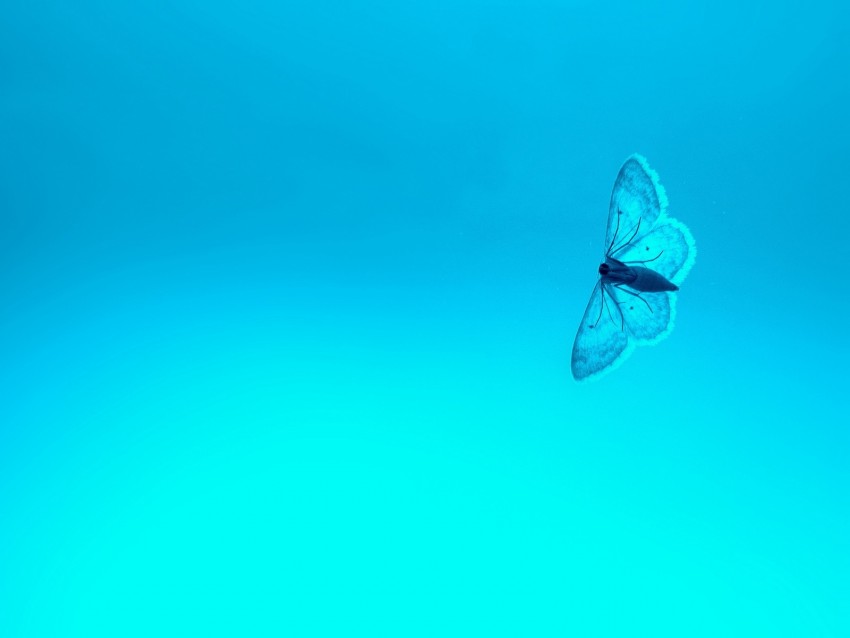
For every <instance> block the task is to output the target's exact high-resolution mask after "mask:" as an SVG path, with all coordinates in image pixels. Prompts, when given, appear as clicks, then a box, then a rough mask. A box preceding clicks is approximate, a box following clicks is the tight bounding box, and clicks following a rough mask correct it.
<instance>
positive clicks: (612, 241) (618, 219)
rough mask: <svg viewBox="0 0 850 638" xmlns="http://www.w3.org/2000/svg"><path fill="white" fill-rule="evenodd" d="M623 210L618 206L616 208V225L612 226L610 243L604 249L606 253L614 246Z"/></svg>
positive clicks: (608, 253) (609, 252)
mask: <svg viewBox="0 0 850 638" xmlns="http://www.w3.org/2000/svg"><path fill="white" fill-rule="evenodd" d="M622 214H623V211H621V210H620V209H619V208H618V209H617V225H616V226H615V227H614V236H613V237H612V238H611V243H610V244H609V246H608V250H606V251H605V254H606V255H610V254H611V249H612V248H613V247H614V242H615V241H617V233H619V232H620V217H621V216H622Z"/></svg>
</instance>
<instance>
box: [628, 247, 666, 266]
mask: <svg viewBox="0 0 850 638" xmlns="http://www.w3.org/2000/svg"><path fill="white" fill-rule="evenodd" d="M663 254H664V251H663V250H662V251H661V252H660V253H658V254H657V255H655V257H653V258H652V259H642V260H635V261H624V262H623V263H624V264H648V263H650V262H653V261H655V260H656V259H658V258H659V257H661V255H663Z"/></svg>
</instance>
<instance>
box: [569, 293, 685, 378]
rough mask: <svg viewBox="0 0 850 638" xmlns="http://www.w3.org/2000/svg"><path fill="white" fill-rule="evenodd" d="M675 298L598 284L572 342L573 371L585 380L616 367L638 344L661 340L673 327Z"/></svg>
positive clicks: (668, 294) (662, 294)
mask: <svg viewBox="0 0 850 638" xmlns="http://www.w3.org/2000/svg"><path fill="white" fill-rule="evenodd" d="M675 312H676V306H675V297H674V296H673V295H671V294H670V293H666V292H654V293H641V294H640V295H637V294H636V293H633V292H631V291H627V290H625V289H623V288H619V287H617V286H614V285H611V284H604V283H602V282H601V281H600V282H598V283H597V284H596V287H595V288H594V289H593V293H592V294H591V295H590V301H589V302H588V304H587V308H586V309H585V311H584V317H582V320H581V324H580V325H579V328H578V333H577V334H576V339H575V342H574V343H573V355H572V371H573V377H575V379H576V380H578V381H582V380H584V379H588V378H591V377H595V376H598V375H600V374H602V373H604V372H608V371H610V370H613V369H615V368H616V367H617V366H618V365H619V364H620V363H622V362H623V361H624V360H625V359H626V358H627V357H628V356H629V355H630V354H631V353H632V352H633V351H634V348H635V346H638V345H649V344H653V343H658V342H659V341H661V340H662V339H664V337H666V336H667V335H668V334H670V331H671V330H672V329H673V319H674V317H675Z"/></svg>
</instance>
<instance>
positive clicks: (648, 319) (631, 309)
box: [605, 285, 676, 345]
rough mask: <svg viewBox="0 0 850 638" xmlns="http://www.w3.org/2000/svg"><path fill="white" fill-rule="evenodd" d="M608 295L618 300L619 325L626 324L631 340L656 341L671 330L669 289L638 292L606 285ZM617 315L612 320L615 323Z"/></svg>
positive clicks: (672, 302) (672, 308)
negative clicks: (666, 290) (667, 290)
mask: <svg viewBox="0 0 850 638" xmlns="http://www.w3.org/2000/svg"><path fill="white" fill-rule="evenodd" d="M605 288H606V290H608V291H609V293H610V295H611V297H612V298H613V299H614V301H615V302H616V303H617V307H618V309H619V311H620V312H621V313H622V315H621V325H624V326H625V331H626V332H627V333H628V336H629V339H630V343H634V344H635V345H647V344H650V343H658V342H659V341H661V340H662V339H663V338H664V337H666V336H667V335H668V334H670V331H671V330H672V329H673V319H674V314H675V299H676V298H675V296H674V295H673V294H671V293H668V292H642V293H640V295H638V294H636V293H634V292H632V291H630V290H626V289H624V288H618V287H617V286H611V285H607V286H605ZM617 318H618V317H617V315H616V314H615V316H614V320H615V323H616V320H617Z"/></svg>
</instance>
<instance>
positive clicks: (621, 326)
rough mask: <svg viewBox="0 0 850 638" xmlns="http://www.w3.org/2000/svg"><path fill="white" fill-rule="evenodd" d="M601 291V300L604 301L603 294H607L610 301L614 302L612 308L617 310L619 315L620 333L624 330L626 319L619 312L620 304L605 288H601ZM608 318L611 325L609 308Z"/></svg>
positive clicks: (609, 310)
mask: <svg viewBox="0 0 850 638" xmlns="http://www.w3.org/2000/svg"><path fill="white" fill-rule="evenodd" d="M602 291H603V297H602V298H603V299H604V298H605V297H604V294H605V293H607V294H608V296H609V297H611V300H612V301H613V302H614V307H615V308H616V309H617V312H619V313H620V331H621V332H622V331H623V330H625V329H626V317H625V315H623V311H622V310H620V304H619V302H618V301H617V299H616V298H615V297H614V295H612V294H611V292H610V291H609V290H608V289H607V288H605V286H604V285H603V286H602ZM608 317H609V318H610V319H611V323H614V317H613V315H612V314H611V309H610V308H609V309H608Z"/></svg>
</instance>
